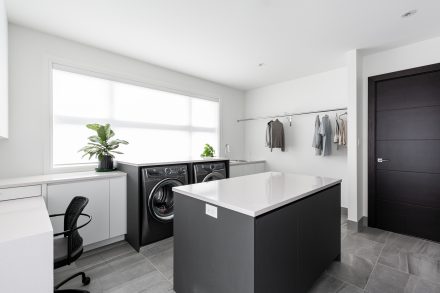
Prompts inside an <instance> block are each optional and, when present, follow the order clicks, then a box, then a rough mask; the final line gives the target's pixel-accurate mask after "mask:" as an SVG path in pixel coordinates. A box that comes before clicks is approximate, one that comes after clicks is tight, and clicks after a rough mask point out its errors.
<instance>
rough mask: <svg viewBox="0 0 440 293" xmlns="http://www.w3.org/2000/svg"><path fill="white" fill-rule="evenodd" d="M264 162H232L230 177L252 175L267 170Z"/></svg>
mask: <svg viewBox="0 0 440 293" xmlns="http://www.w3.org/2000/svg"><path fill="white" fill-rule="evenodd" d="M264 164H265V163H264V162H260V163H248V164H240V165H233V164H231V165H230V167H229V173H230V177H238V176H245V175H251V174H256V173H262V172H264V171H265V167H264Z"/></svg>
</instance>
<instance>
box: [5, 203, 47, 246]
mask: <svg viewBox="0 0 440 293" xmlns="http://www.w3.org/2000/svg"><path fill="white" fill-rule="evenodd" d="M0 231H1V233H0V243H2V242H6V241H11V240H16V239H20V238H25V237H29V236H33V235H40V234H47V233H49V234H53V230H52V224H51V222H50V219H49V215H48V213H47V209H46V204H45V203H44V199H43V197H41V196H37V197H29V198H21V199H16V200H7V201H1V202H0Z"/></svg>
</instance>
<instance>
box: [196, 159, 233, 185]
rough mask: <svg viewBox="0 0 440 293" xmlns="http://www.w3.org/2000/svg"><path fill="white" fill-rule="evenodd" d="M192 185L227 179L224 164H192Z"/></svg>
mask: <svg viewBox="0 0 440 293" xmlns="http://www.w3.org/2000/svg"><path fill="white" fill-rule="evenodd" d="M193 172H194V183H201V182H208V181H214V180H221V179H225V178H228V172H227V165H226V162H206V163H195V164H193Z"/></svg>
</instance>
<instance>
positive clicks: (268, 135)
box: [266, 120, 273, 148]
mask: <svg viewBox="0 0 440 293" xmlns="http://www.w3.org/2000/svg"><path fill="white" fill-rule="evenodd" d="M272 122H273V120H270V121H269V122H268V123H267V126H266V146H267V147H268V148H270V146H271V141H272V140H271V136H272V134H271V133H272V129H271V128H272Z"/></svg>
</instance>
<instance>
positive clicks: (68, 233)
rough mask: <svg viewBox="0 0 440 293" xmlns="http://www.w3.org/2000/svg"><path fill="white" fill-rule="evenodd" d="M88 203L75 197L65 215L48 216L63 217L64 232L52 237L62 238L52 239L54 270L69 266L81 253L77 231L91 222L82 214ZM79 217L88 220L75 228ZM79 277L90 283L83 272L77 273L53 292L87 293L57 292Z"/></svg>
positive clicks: (78, 291)
mask: <svg viewBox="0 0 440 293" xmlns="http://www.w3.org/2000/svg"><path fill="white" fill-rule="evenodd" d="M88 203H89V199H88V198H86V197H82V196H76V197H74V198H73V199H72V201H71V202H70V204H69V206H68V207H67V209H66V213H65V214H55V215H50V217H59V216H64V231H63V232H59V233H55V234H54V235H53V236H54V237H57V236H61V235H63V236H64V237H62V238H55V239H54V242H53V244H54V268H55V269H57V268H60V267H63V266H66V265H70V264H71V263H72V262H74V261H76V260H77V259H78V258H79V257H80V256H81V254H82V253H83V239H82V237H81V235H79V233H78V230H79V229H81V228H83V227H84V226H86V225H87V224H89V223H90V221H91V220H92V217H91V216H90V215H87V214H83V213H82V211H83V210H84V208H85V207H86V205H87V204H88ZM79 216H85V217H87V218H88V220H87V222H86V223H84V224H82V225H81V226H79V227H77V221H78V218H79ZM78 276H81V278H82V283H83V284H84V285H88V284H89V283H90V277H87V276H86V274H85V273H84V272H78V273H76V274H74V275H73V276H70V277H69V278H67V279H66V280H64V281H62V282H61V283H59V284H58V285H56V286H55V288H54V290H55V292H64V293H67V292H72V293H73V292H77V293H89V291H86V290H76V289H68V290H58V288H60V287H61V286H62V285H64V284H66V283H67V282H69V281H70V280H72V279H74V278H76V277H78Z"/></svg>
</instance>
